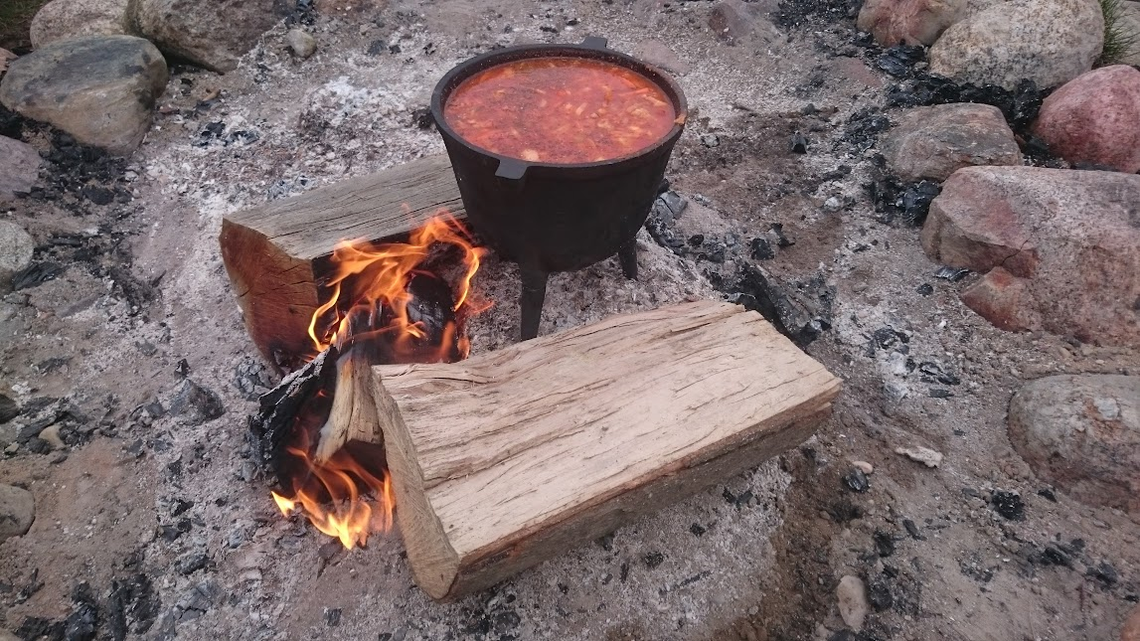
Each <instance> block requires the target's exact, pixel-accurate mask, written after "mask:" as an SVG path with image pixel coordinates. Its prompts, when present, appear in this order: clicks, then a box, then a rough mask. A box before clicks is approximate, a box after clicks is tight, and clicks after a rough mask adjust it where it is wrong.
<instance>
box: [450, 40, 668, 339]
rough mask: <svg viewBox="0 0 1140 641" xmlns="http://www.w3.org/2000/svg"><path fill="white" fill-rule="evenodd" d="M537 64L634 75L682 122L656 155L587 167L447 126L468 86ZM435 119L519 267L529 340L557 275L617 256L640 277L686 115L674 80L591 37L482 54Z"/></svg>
mask: <svg viewBox="0 0 1140 641" xmlns="http://www.w3.org/2000/svg"><path fill="white" fill-rule="evenodd" d="M539 57H576V58H590V59H595V60H602V61H605V62H610V63H613V64H617V65H620V66H622V67H626V68H627V69H631V70H633V71H636V72H638V73H640V74H641V75H643V76H645V77H647V78H649V79H650V80H652V81H653V82H654V83H656V84H657V85H658V86H659V87H660V88H661V90H662V91H664V92H665V95H666V96H668V97H669V99H670V100H671V101H672V102H673V108H674V111H675V112H676V113H677V114H678V116H679V117H678V118H677V121H676V123H675V124H674V125H673V127H672V129H670V130H669V132H668V133H667V134H666V135H665V136H664V137H663V138H661V139H660V140H659V141H657V142H656V143H654V144H653V145H652V146H650V147H647V148H645V149H642V150H641V151H639V152H637V153H635V154H633V155H629V156H622V157H619V158H614V159H611V160H605V161H601V162H593V163H581V164H550V163H539V162H527V161H525V160H521V159H518V158H509V157H506V156H500V155H498V154H494V153H491V152H490V151H487V150H485V149H482V148H480V147H476V146H475V145H472V144H471V143H469V142H467V141H466V140H464V139H462V138H460V137H459V135H458V134H456V133H455V130H453V129H452V128H451V127H450V126H449V125H448V124H447V121H446V120H445V119H444V117H443V108H444V105H445V104H446V103H447V99H448V97H449V96H450V95H451V92H452V91H453V90H454V89H455V88H456V87H457V86H458V85H459V84H460V83H461V82H463V81H464V80H466V79H467V78H469V77H470V76H472V75H473V74H475V73H478V72H480V71H482V70H484V69H487V68H489V67H492V66H495V65H499V64H503V63H507V62H513V61H516V60H521V59H526V58H539ZM431 113H432V117H433V118H434V119H435V122H436V125H437V128H438V130H439V132H440V135H442V136H443V142H444V145H445V146H446V147H447V155H448V156H449V157H450V159H451V166H452V169H453V171H454V172H455V180H456V182H457V183H458V186H459V193H460V196H461V197H462V198H463V206H464V207H465V208H466V210H467V217H468V219H470V221H471V223H472V225H473V226H474V228H475V229H476V230H477V231H478V232H479V233H480V234H481V235H484V236H485V237H486V238H487V239H488V241H489V242H490V243H491V245H492V246H493V247H494V248H495V250H496V251H497V252H498V253H499V254H500V255H501V256H503V257H504V258H506V259H507V260H511V261H514V262H516V263H518V265H519V271H520V274H521V276H522V298H521V300H520V305H521V307H522V318H521V325H522V339H523V340H527V339H530V338H534V337H535V336H537V335H538V324H539V320H540V318H541V315H542V303H543V300H544V299H545V297H546V279H547V276H548V275H549V274H550V273H552V272H559V271H573V270H577V269H582V268H583V267H587V266H589V265H592V264H593V263H596V262H598V261H600V260H603V259H606V258H609V257H610V256H613V255H614V254H618V257H619V259H620V261H621V266H622V271H623V273H624V274H625V276H626V277H627V278H637V255H636V253H635V245H634V237H635V236H636V235H637V230H638V229H640V228H641V226H642V225H643V224H645V219H646V218H647V217H648V215H649V210H650V207H651V206H652V205H653V200H654V198H655V197H656V195H657V188H658V186H659V185H660V184H661V180H662V178H663V177H664V176H665V165H666V164H667V163H668V162H669V155H670V154H671V153H672V151H673V145H675V144H676V142H677V139H678V138H680V136H681V131H682V130H683V129H684V120H685V118H684V117H685V115H686V113H687V109H686V103H685V96H684V94H683V93H682V92H681V88H680V87H679V86H678V85H677V83H676V82H674V81H673V79H672V78H670V77H669V76H667V75H665V73H664V72H662V71H661V70H659V69H657V68H655V67H652V66H650V65H648V64H645V63H644V62H641V61H639V60H637V59H636V58H632V57H630V56H627V55H625V54H621V53H618V52H616V51H612V50H610V49H607V48H606V41H605V39H603V38H593V37H591V38H586V39H585V40H584V41H583V42H582V44H579V45H573V44H550V45H547V44H537V45H521V46H517V47H510V48H506V49H500V50H498V51H493V52H490V53H486V54H483V55H481V56H477V57H475V58H472V59H471V60H468V61H466V62H464V63H461V64H460V65H459V66H457V67H455V68H454V69H452V70H451V71H449V72H448V73H447V74H446V75H445V76H444V77H443V78H442V79H441V80H440V81H439V83H438V84H437V85H436V87H435V91H434V92H433V93H432V98H431Z"/></svg>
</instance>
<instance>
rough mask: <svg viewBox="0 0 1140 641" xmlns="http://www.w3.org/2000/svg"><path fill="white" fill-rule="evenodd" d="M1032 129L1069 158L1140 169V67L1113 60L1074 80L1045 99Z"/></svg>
mask: <svg viewBox="0 0 1140 641" xmlns="http://www.w3.org/2000/svg"><path fill="white" fill-rule="evenodd" d="M1033 133H1035V134H1037V135H1038V136H1039V137H1040V138H1041V139H1042V140H1044V141H1045V142H1046V143H1048V144H1049V150H1050V151H1052V152H1053V153H1055V154H1057V155H1058V156H1061V157H1062V158H1064V159H1065V160H1068V161H1069V162H1087V163H1095V164H1098V165H1105V166H1108V167H1112V168H1113V169H1116V170H1117V171H1123V172H1126V173H1130V174H1134V173H1136V172H1137V171H1140V71H1137V70H1135V69H1133V68H1132V67H1129V66H1128V65H1113V66H1111V67H1103V68H1101V69H1096V70H1094V71H1090V72H1088V73H1086V74H1082V75H1080V76H1078V77H1077V78H1075V79H1073V80H1070V81H1069V82H1067V83H1065V84H1064V86H1062V87H1061V88H1060V89H1058V90H1056V91H1054V92H1053V93H1052V94H1050V95H1049V97H1048V98H1046V99H1045V102H1043V103H1042V104H1041V111H1040V113H1039V114H1038V116H1037V121H1036V122H1035V123H1033Z"/></svg>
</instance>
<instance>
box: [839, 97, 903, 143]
mask: <svg viewBox="0 0 1140 641" xmlns="http://www.w3.org/2000/svg"><path fill="white" fill-rule="evenodd" d="M890 126H891V121H890V119H889V118H887V117H886V116H884V115H883V114H882V113H879V112H878V111H877V110H876V109H875V108H873V107H867V108H865V109H862V110H860V111H859V112H857V113H855V114H853V115H852V116H851V117H850V118H848V119H847V123H846V125H845V126H844V130H843V136H842V138H841V140H842V141H843V142H846V143H848V144H850V145H852V146H854V147H855V148H856V149H857V150H858V151H859V152H860V153H861V152H864V151H866V150H868V149H870V148H871V147H873V146H874V145H875V141H876V140H878V138H879V134H880V133H882V132H884V131H886V130H887V129H889V128H890Z"/></svg>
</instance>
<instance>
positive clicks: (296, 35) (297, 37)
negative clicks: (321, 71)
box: [285, 29, 317, 59]
mask: <svg viewBox="0 0 1140 641" xmlns="http://www.w3.org/2000/svg"><path fill="white" fill-rule="evenodd" d="M285 42H286V44H288V45H289V49H290V51H292V52H293V55H295V56H297V57H298V58H301V59H305V58H308V57H309V56H311V55H313V54H314V53H316V51H317V39H316V38H314V37H313V36H311V35H309V34H308V33H306V32H304V31H302V30H300V29H290V30H289V33H286V34H285Z"/></svg>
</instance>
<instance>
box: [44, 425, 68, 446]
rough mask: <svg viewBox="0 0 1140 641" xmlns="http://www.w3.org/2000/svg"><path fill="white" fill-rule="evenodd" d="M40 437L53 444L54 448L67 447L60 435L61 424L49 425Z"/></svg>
mask: <svg viewBox="0 0 1140 641" xmlns="http://www.w3.org/2000/svg"><path fill="white" fill-rule="evenodd" d="M39 438H40V439H41V440H43V441H45V442H46V443H47V444H48V445H50V446H51V448H52V449H53V450H62V449H66V448H67V445H65V444H64V442H63V439H62V438H60V437H59V424H54V425H48V426H47V427H45V428H44V429H43V430H42V431H41V432H40V433H39Z"/></svg>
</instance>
